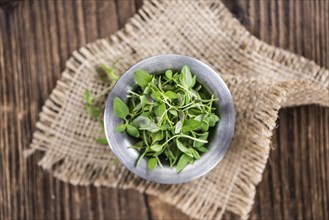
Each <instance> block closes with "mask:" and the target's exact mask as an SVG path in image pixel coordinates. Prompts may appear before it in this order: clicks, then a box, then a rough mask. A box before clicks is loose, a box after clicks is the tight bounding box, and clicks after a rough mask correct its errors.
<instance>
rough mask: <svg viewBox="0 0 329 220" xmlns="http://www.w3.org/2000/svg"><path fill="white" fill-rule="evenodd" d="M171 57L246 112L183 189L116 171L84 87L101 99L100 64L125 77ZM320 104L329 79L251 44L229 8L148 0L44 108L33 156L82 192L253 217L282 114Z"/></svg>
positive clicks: (196, 213) (84, 51)
mask: <svg viewBox="0 0 329 220" xmlns="http://www.w3.org/2000/svg"><path fill="white" fill-rule="evenodd" d="M196 12H197V13H196ZM165 53H177V54H183V55H188V56H192V57H195V58H197V59H199V60H201V61H203V62H205V63H207V64H209V65H210V66H211V67H212V68H214V69H215V70H216V71H217V72H218V73H219V74H220V75H221V77H222V78H223V79H224V81H225V82H226V83H227V85H228V87H229V89H230V91H231V93H232V96H233V99H234V103H235V108H236V114H237V120H236V129H235V135H234V138H233V141H232V144H231V146H230V149H229V151H228V153H227V155H226V156H225V158H224V159H223V160H222V162H221V163H220V164H219V165H218V166H217V167H216V168H215V169H214V170H212V171H211V172H210V173H208V174H207V175H205V176H203V177H201V178H200V179H198V180H196V181H192V182H190V183H185V184H179V185H160V184H154V183H151V182H147V181H144V180H142V179H140V178H138V177H136V176H135V175H134V174H132V173H130V172H129V171H128V170H127V169H125V168H124V167H123V166H122V165H120V164H118V163H114V162H113V161H114V159H115V156H114V155H113V154H112V153H111V151H110V150H109V148H107V147H106V146H103V145H99V144H97V143H95V141H94V138H95V137H99V136H101V135H102V131H101V129H100V127H99V125H98V123H97V122H95V121H93V120H92V119H90V118H89V117H88V115H87V114H86V112H85V110H84V108H83V105H84V101H83V93H84V91H85V89H91V91H92V92H93V93H94V94H96V93H97V92H99V91H101V89H102V88H103V87H104V85H103V84H102V83H101V82H99V80H98V79H97V78H96V72H95V66H96V65H99V64H112V63H113V61H114V60H116V59H118V58H120V57H122V58H123V59H121V61H120V62H119V63H118V65H117V70H118V72H120V73H123V72H124V70H126V69H127V68H129V67H130V66H131V65H133V64H135V63H136V62H138V61H139V60H142V59H144V58H147V57H150V56H153V55H156V54H165ZM311 103H312V104H313V103H315V104H321V105H324V106H329V71H328V70H326V69H323V68H321V67H319V66H318V65H316V64H315V63H314V62H312V61H309V60H307V59H305V58H302V57H299V56H297V55H294V54H292V53H290V52H287V51H284V50H281V49H278V48H274V47H272V46H269V45H267V44H265V43H264V42H261V41H260V40H258V39H256V38H255V37H253V36H251V35H250V33H249V32H248V31H247V30H246V29H245V28H244V27H243V26H242V25H241V24H239V22H238V21H237V20H235V19H234V18H233V17H232V14H231V13H230V12H229V11H228V10H227V9H226V8H225V6H224V5H223V4H222V3H221V2H220V1H217V0H213V1H188V4H187V3H186V1H169V0H164V1H146V2H144V6H143V7H142V8H141V9H140V10H139V12H138V14H136V15H135V16H134V17H133V18H132V19H131V20H130V21H129V23H128V24H127V25H126V26H125V28H124V29H123V30H121V31H119V32H117V33H116V34H114V35H112V36H110V37H109V38H108V39H101V40H98V41H96V42H94V43H90V44H88V45H87V46H85V47H82V48H81V49H79V50H78V51H74V52H73V55H72V57H71V58H70V59H69V60H68V62H67V64H66V69H65V70H64V72H63V75H62V78H61V79H60V80H59V81H58V83H57V86H56V88H55V89H54V90H53V92H52V94H51V95H50V97H49V99H48V100H47V101H46V103H45V105H44V107H43V110H42V112H41V114H40V121H39V122H38V124H37V131H36V132H35V134H34V138H33V142H32V144H31V149H30V151H29V153H31V152H34V151H35V150H40V151H43V152H44V157H43V158H42V160H41V161H40V162H39V164H40V165H41V166H42V167H43V168H45V169H47V170H51V171H52V172H53V174H54V175H55V176H56V177H57V178H59V179H61V180H63V181H67V182H71V183H73V184H81V185H89V184H94V185H105V186H111V187H120V188H136V189H138V190H140V191H145V192H147V193H149V194H153V195H161V196H160V198H162V199H163V200H164V201H166V202H168V203H170V204H172V205H175V206H176V207H177V208H179V209H181V210H182V211H183V212H185V213H187V214H189V215H191V216H193V217H195V218H207V219H213V218H221V216H222V214H223V212H224V211H225V210H228V211H231V212H234V213H236V214H238V215H239V216H241V218H247V217H248V214H249V212H250V210H251V208H252V204H253V200H254V195H255V187H256V185H257V184H258V183H259V182H260V180H261V177H262V172H263V170H264V168H265V164H266V161H267V159H268V155H269V151H270V137H271V135H272V130H273V129H274V127H275V121H276V119H277V113H278V110H279V109H280V108H281V107H282V106H292V105H300V104H311Z"/></svg>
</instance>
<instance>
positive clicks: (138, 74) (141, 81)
mask: <svg viewBox="0 0 329 220" xmlns="http://www.w3.org/2000/svg"><path fill="white" fill-rule="evenodd" d="M134 80H135V82H136V83H137V84H138V85H139V86H140V87H142V88H143V89H144V88H145V87H146V86H147V84H148V83H149V82H150V81H151V80H152V75H150V74H149V73H148V72H146V71H144V70H136V71H135V74H134Z"/></svg>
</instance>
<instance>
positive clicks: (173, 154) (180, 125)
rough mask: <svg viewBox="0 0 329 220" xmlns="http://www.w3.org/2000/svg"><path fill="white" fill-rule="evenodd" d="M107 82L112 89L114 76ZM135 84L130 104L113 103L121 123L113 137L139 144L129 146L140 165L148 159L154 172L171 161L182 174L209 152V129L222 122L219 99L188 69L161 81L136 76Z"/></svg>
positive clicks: (164, 76) (161, 77)
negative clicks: (121, 134) (123, 134)
mask: <svg viewBox="0 0 329 220" xmlns="http://www.w3.org/2000/svg"><path fill="white" fill-rule="evenodd" d="M105 72H107V73H108V72H111V71H105ZM108 77H109V78H110V79H111V82H112V83H113V81H112V80H113V76H111V75H110V74H108ZM134 80H135V82H136V84H137V85H138V87H137V88H136V89H135V90H132V91H129V95H128V102H127V104H126V103H125V102H123V101H122V100H121V99H120V98H118V97H116V98H115V99H114V103H113V112H114V114H115V115H116V116H117V117H118V118H120V119H122V123H121V124H119V126H118V127H117V128H115V131H117V132H124V131H125V132H127V133H128V134H129V135H130V136H132V137H134V138H136V140H137V141H136V144H134V145H133V146H131V148H134V149H136V150H137V151H138V152H139V153H140V155H139V158H138V160H137V161H136V165H138V163H139V161H140V160H141V159H142V158H146V159H147V161H148V168H149V169H150V170H153V169H155V167H156V166H157V165H159V166H160V167H162V163H163V162H165V161H167V162H168V163H169V165H170V167H174V166H176V172H177V173H179V172H181V171H182V170H183V169H184V168H185V167H186V166H187V165H188V164H189V163H190V164H192V163H193V162H194V161H195V160H198V159H200V157H201V156H200V153H204V152H207V151H208V149H207V147H206V144H207V143H208V136H209V129H210V127H214V126H215V125H216V123H217V122H218V121H219V117H218V116H217V115H216V113H215V111H216V109H215V108H214V106H213V103H214V101H216V99H215V98H214V96H213V95H211V96H210V95H207V93H206V92H205V90H204V89H203V87H202V85H201V84H200V83H198V82H197V78H196V76H195V75H194V76H192V73H191V71H190V69H189V67H188V66H184V67H183V68H182V70H181V71H180V72H176V73H173V71H172V70H167V71H166V72H165V73H164V74H162V75H161V74H160V75H151V74H149V73H148V72H146V71H144V70H137V71H136V72H135V73H134ZM110 87H111V85H110ZM85 98H86V110H87V111H88V112H89V114H90V115H92V116H95V115H98V114H99V111H100V109H98V108H95V107H94V106H93V105H92V104H90V103H92V102H90V101H89V99H90V94H88V93H86V94H85Z"/></svg>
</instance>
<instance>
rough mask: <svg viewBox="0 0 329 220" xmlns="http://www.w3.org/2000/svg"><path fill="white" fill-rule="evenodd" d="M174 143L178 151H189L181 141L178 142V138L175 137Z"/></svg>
mask: <svg viewBox="0 0 329 220" xmlns="http://www.w3.org/2000/svg"><path fill="white" fill-rule="evenodd" d="M176 144H177V147H178V149H179V150H180V151H182V152H183V153H186V152H188V151H189V149H188V148H187V147H185V146H184V144H182V142H180V141H179V140H178V139H176Z"/></svg>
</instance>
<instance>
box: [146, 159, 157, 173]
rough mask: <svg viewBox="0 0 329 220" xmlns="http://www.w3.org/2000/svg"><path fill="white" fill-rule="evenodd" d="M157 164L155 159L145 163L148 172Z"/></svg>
mask: <svg viewBox="0 0 329 220" xmlns="http://www.w3.org/2000/svg"><path fill="white" fill-rule="evenodd" d="M157 162H158V160H157V158H154V157H152V158H150V159H149V160H148V161H147V166H148V167H149V169H150V170H154V168H155V167H156V166H157Z"/></svg>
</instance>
